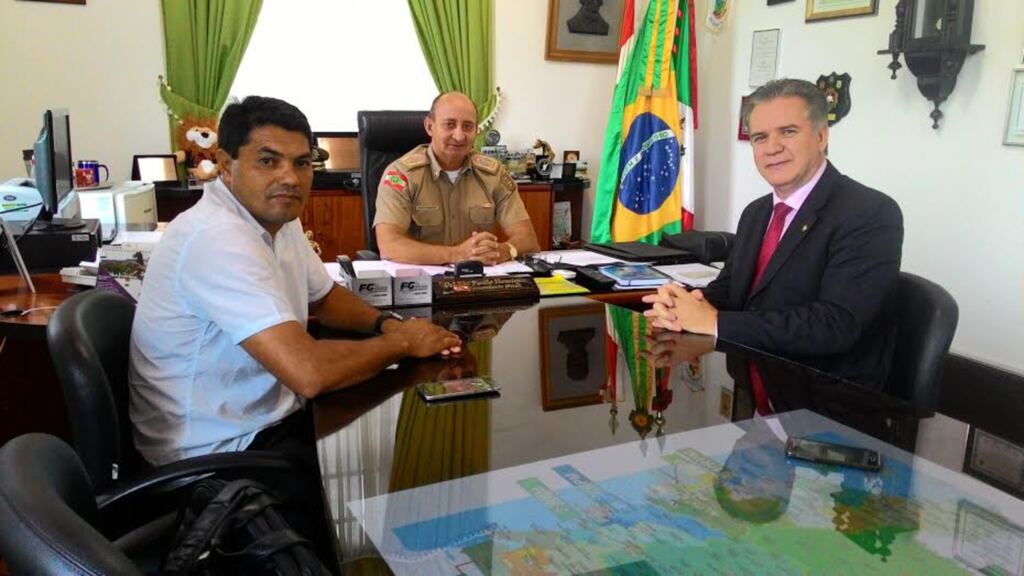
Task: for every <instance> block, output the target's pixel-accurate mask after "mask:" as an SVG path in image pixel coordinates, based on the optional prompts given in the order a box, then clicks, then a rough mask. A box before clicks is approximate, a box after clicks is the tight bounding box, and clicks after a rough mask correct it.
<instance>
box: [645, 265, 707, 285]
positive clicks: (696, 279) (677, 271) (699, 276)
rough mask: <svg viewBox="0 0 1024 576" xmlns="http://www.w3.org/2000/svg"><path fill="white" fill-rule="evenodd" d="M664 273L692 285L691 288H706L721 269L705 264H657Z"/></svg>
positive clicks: (657, 267) (682, 282)
mask: <svg viewBox="0 0 1024 576" xmlns="http://www.w3.org/2000/svg"><path fill="white" fill-rule="evenodd" d="M655 268H656V269H657V270H658V271H659V272H661V273H662V274H666V275H668V276H671V277H672V279H673V280H675V281H677V282H679V283H681V284H685V285H686V286H690V287H691V288H704V287H705V286H707V285H708V284H710V283H711V281H712V280H714V279H715V278H718V273H719V272H720V270H719V269H718V268H713V267H711V266H706V265H704V264H670V265H668V266H655Z"/></svg>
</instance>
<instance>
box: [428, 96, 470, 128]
mask: <svg viewBox="0 0 1024 576" xmlns="http://www.w3.org/2000/svg"><path fill="white" fill-rule="evenodd" d="M449 94H458V95H459V96H464V97H465V98H466V100H469V103H470V104H472V105H473V115H474V116H477V117H478V118H477V120H478V121H479V116H480V110H479V109H477V107H476V102H473V99H472V98H470V97H469V96H467V95H466V94H463V93H462V92H459V91H458V90H449V91H447V92H441V93H440V94H438V95H437V96H435V97H434V100H433V102H431V103H430V113H429V114H427V115H428V116H430V118H431V119H433V118H434V109H435V108H437V103H438V102H440V101H441V98H444V97H445V96H447V95H449Z"/></svg>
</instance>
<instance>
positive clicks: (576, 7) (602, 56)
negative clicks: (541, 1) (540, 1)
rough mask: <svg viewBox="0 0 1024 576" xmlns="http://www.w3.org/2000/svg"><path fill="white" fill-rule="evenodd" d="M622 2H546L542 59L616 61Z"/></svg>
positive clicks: (610, 0) (585, 0)
mask: <svg viewBox="0 0 1024 576" xmlns="http://www.w3.org/2000/svg"><path fill="white" fill-rule="evenodd" d="M622 6H623V0H548V34H547V41H546V43H545V47H544V59H545V60H564V61H570V62H598V63H608V64H615V63H617V62H618V61H619V27H620V25H621V23H622Z"/></svg>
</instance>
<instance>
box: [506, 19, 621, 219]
mask: <svg viewBox="0 0 1024 576" xmlns="http://www.w3.org/2000/svg"><path fill="white" fill-rule="evenodd" d="M494 4H495V11H494V12H495V13H494V70H495V76H494V82H495V84H496V85H497V86H500V87H501V90H502V92H503V93H504V95H505V98H504V104H503V106H502V109H501V114H500V115H499V116H498V119H497V121H496V122H495V128H497V129H498V131H500V132H501V135H502V138H501V139H502V143H503V144H507V145H508V146H509V149H521V148H528V147H531V146H532V145H533V142H534V140H535V139H537V138H542V139H544V140H547V141H548V143H549V144H551V147H552V148H553V149H554V150H555V155H556V157H557V158H561V154H562V152H563V151H565V150H567V149H568V150H579V151H580V156H581V160H586V161H587V164H588V177H589V178H590V188H588V189H587V196H586V200H585V201H584V206H585V208H584V211H583V230H584V234H585V236H586V237H589V236H590V217H591V214H592V213H593V205H594V188H595V186H596V185H597V174H598V172H599V171H600V169H601V147H602V145H603V143H604V128H605V125H606V124H607V122H608V113H609V112H610V111H611V104H612V90H613V88H614V87H615V65H614V64H585V63H582V62H554V61H547V60H545V59H544V39H545V37H546V35H547V22H548V0H496V1H495V3H494Z"/></svg>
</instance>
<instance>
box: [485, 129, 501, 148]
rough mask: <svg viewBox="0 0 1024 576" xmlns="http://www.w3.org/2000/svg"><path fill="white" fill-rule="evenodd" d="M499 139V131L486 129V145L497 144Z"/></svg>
mask: <svg viewBox="0 0 1024 576" xmlns="http://www.w3.org/2000/svg"><path fill="white" fill-rule="evenodd" d="M500 141H501V133H500V132H498V131H497V130H488V131H487V133H486V134H484V144H486V145H488V146H497V145H498V142H500Z"/></svg>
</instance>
